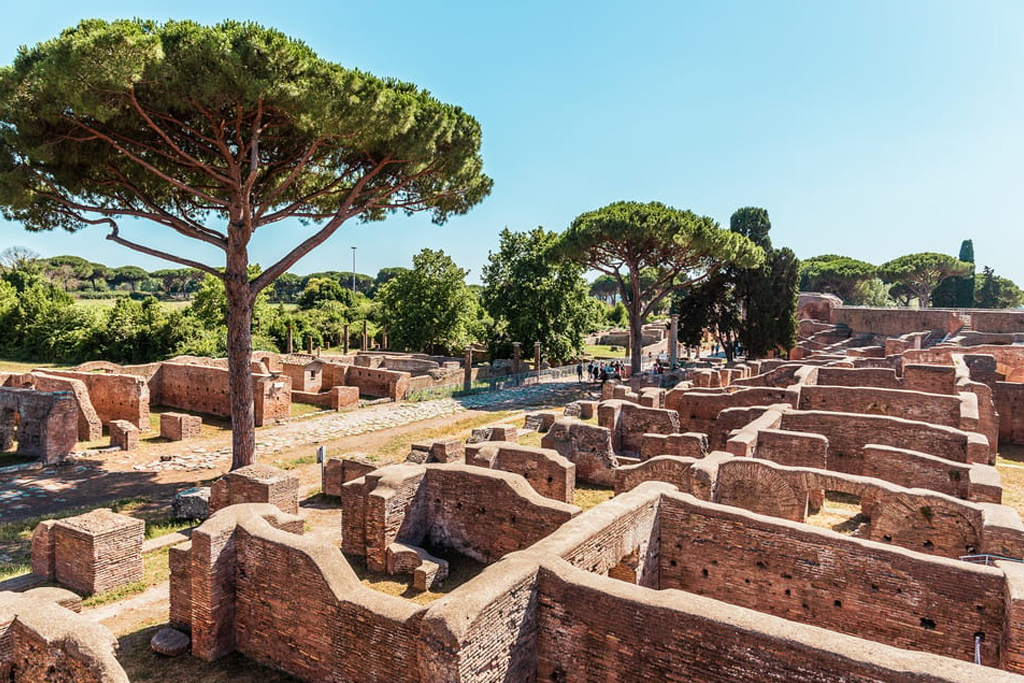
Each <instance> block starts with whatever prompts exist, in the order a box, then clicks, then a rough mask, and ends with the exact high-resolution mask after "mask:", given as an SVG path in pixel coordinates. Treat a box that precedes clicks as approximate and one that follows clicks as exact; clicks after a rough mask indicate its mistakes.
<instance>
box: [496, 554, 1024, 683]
mask: <svg viewBox="0 0 1024 683" xmlns="http://www.w3.org/2000/svg"><path fill="white" fill-rule="evenodd" d="M700 552H701V551H697V553H696V554H698V555H699V553H700ZM537 602H538V609H537V611H538V618H537V622H538V636H537V671H536V680H537V681H561V682H564V683H583V682H590V681H621V682H622V683H641V682H647V681H701V683H763V682H764V681H769V680H779V681H787V682H789V683H820V682H822V681H843V682H844V683H919V682H920V681H929V683H940V682H947V683H953V682H954V681H955V682H956V683H969V682H971V681H976V680H979V679H978V677H979V675H980V676H983V677H984V679H985V681H986V683H1004V682H1005V683H1011V682H1016V681H1019V680H1021V678H1020V677H1018V676H1014V675H1012V674H1008V673H1005V672H1001V671H998V670H993V669H984V670H980V669H978V667H976V666H975V665H974V664H972V663H968V662H964V661H961V662H955V661H950V660H948V659H945V658H939V657H935V656H933V655H928V654H924V653H912V652H907V651H904V650H899V649H896V648H894V647H890V646H888V645H881V644H879V645H873V646H871V647H870V648H866V647H865V645H864V643H863V641H861V640H860V639H857V638H852V637H850V636H844V635H842V634H839V633H832V632H829V631H826V630H823V629H820V628H815V627H813V626H808V625H804V624H800V623H795V622H793V621H788V620H784V619H780V618H777V617H772V616H769V615H765V614H758V613H755V612H752V611H750V610H745V609H741V608H736V607H732V606H730V605H727V604H724V603H722V602H719V601H717V600H709V599H706V598H702V597H699V596H694V595H687V594H685V593H679V592H675V591H651V590H648V589H645V588H642V587H637V586H630V585H629V584H626V583H624V582H621V581H614V580H612V579H608V578H605V577H601V576H597V575H594V574H589V573H587V572H583V571H580V570H574V569H572V568H571V567H568V566H567V565H565V564H564V563H553V564H550V565H547V564H546V565H544V566H543V567H542V568H541V571H540V582H539V595H538V600H537ZM833 609H835V608H834V607H833ZM885 616H886V613H885V612H882V614H881V615H880V619H884V618H885ZM506 680H524V679H506ZM530 680H532V679H530Z"/></svg>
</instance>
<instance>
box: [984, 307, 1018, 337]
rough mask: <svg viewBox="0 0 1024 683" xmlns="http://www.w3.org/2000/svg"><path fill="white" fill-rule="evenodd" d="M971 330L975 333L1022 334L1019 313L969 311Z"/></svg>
mask: <svg viewBox="0 0 1024 683" xmlns="http://www.w3.org/2000/svg"><path fill="white" fill-rule="evenodd" d="M971 328H972V329H974V330H975V331H976V332H996V333H999V334H1010V333H1014V332H1024V313H1022V312H1021V311H971Z"/></svg>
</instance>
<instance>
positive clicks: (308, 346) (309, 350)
mask: <svg viewBox="0 0 1024 683" xmlns="http://www.w3.org/2000/svg"><path fill="white" fill-rule="evenodd" d="M306 353H307V354H309V355H310V356H312V355H313V335H309V336H308V337H306Z"/></svg>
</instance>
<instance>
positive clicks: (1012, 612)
mask: <svg viewBox="0 0 1024 683" xmlns="http://www.w3.org/2000/svg"><path fill="white" fill-rule="evenodd" d="M996 567H998V568H999V569H1001V570H1003V574H1004V575H1005V576H1006V587H1005V589H1004V590H1005V594H1004V600H1005V605H1006V607H1005V611H1004V612H1003V633H1002V641H1003V642H1002V647H1001V648H999V668H1001V669H1006V670H1007V671H1013V672H1014V673H1024V565H1022V564H1020V563H1018V562H1002V561H997V562H996ZM985 640H986V641H987V642H982V648H983V649H985V648H994V646H995V643H996V635H995V634H988V633H986V634H985ZM982 661H985V660H984V658H983V660H982ZM985 663H986V664H988V666H996V664H995V663H994V662H985Z"/></svg>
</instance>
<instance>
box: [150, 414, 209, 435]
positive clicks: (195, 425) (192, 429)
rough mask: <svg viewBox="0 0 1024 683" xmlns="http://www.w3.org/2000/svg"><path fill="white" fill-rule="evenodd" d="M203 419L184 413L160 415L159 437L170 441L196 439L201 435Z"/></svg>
mask: <svg viewBox="0 0 1024 683" xmlns="http://www.w3.org/2000/svg"><path fill="white" fill-rule="evenodd" d="M202 429H203V418H201V417H199V416H198V415H187V414H185V413H161V415H160V436H162V437H163V438H165V439H169V440H171V441H184V440H185V439H195V438H198V437H199V435H200V434H201V433H202Z"/></svg>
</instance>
